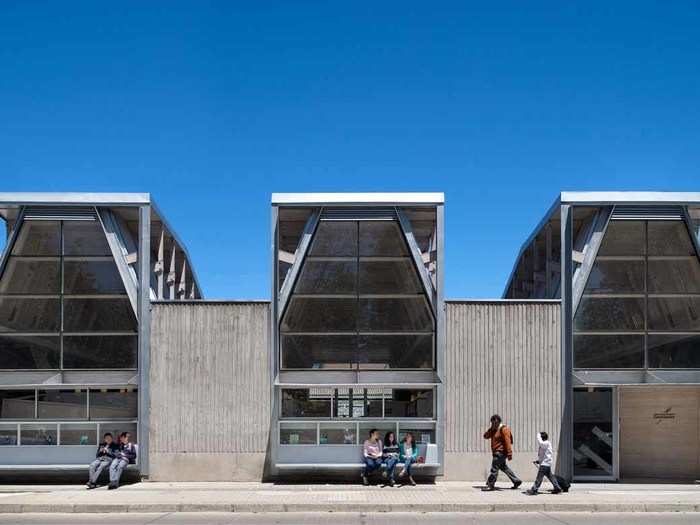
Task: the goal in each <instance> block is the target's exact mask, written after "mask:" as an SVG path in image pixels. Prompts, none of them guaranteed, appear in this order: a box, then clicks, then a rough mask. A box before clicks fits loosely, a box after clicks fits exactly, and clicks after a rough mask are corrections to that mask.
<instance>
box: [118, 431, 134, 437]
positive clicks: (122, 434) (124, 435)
mask: <svg viewBox="0 0 700 525" xmlns="http://www.w3.org/2000/svg"><path fill="white" fill-rule="evenodd" d="M127 436H129V437H131V432H122V433H121V434H119V437H120V438H125V437H127Z"/></svg>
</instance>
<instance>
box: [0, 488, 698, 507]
mask: <svg viewBox="0 0 700 525" xmlns="http://www.w3.org/2000/svg"><path fill="white" fill-rule="evenodd" d="M523 488H526V486H525V485H523V487H521V489H519V490H511V489H509V488H507V485H505V484H503V485H502V486H501V490H498V491H495V492H482V491H481V490H480V487H479V486H478V483H477V482H469V483H465V482H438V483H435V484H420V485H418V486H417V487H408V486H406V487H393V488H392V487H384V488H381V487H378V486H371V487H363V486H361V485H352V484H348V485H341V484H329V485H321V484H314V485H293V484H274V483H155V482H144V483H137V484H134V485H125V486H122V487H121V488H120V489H118V490H111V491H108V490H106V488H104V487H103V488H99V489H96V490H91V491H88V490H86V489H85V488H84V487H82V486H77V485H3V486H0V513H16V512H51V513H57V512H68V513H71V512H72V513H76V512H78V513H82V512H91V513H107V512H529V511H532V512H543V511H544V512H700V485H658V484H654V485H651V484H645V485H630V484H577V485H574V486H573V487H572V488H571V491H570V492H569V493H568V494H560V495H553V494H548V493H545V494H542V495H539V496H528V495H526V494H524V493H523V490H522V489H523ZM545 488H546V487H545Z"/></svg>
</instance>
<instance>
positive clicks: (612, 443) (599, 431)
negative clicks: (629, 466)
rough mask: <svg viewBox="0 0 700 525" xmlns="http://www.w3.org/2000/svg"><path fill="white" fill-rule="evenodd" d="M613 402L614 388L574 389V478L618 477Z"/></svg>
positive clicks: (611, 478)
mask: <svg viewBox="0 0 700 525" xmlns="http://www.w3.org/2000/svg"><path fill="white" fill-rule="evenodd" d="M616 405H617V403H616V402H615V390H614V389H613V388H586V389H575V390H574V453H573V456H574V479H576V480H591V481H593V480H616V479H617V417H616V412H617V407H616Z"/></svg>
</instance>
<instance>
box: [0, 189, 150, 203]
mask: <svg viewBox="0 0 700 525" xmlns="http://www.w3.org/2000/svg"><path fill="white" fill-rule="evenodd" d="M150 203H151V194H150V193H90V192H10V193H0V206H2V205H14V206H22V205H42V204H43V205H45V204H62V205H67V206H72V205H75V206H90V205H92V206H135V205H139V204H150Z"/></svg>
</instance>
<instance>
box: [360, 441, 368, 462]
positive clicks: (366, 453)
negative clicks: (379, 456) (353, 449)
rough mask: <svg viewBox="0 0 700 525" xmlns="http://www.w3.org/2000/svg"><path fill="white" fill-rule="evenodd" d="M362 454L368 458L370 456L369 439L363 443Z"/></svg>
mask: <svg viewBox="0 0 700 525" xmlns="http://www.w3.org/2000/svg"><path fill="white" fill-rule="evenodd" d="M362 454H363V455H364V456H365V457H366V458H368V457H369V447H368V446H367V441H365V442H364V443H363V444H362Z"/></svg>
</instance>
